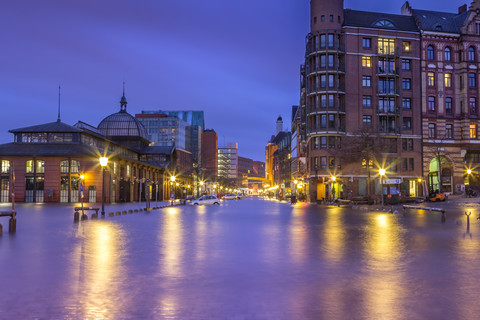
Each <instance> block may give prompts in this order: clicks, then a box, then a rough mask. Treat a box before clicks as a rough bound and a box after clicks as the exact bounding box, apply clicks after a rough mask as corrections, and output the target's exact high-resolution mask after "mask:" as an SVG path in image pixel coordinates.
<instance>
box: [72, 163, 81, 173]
mask: <svg viewBox="0 0 480 320" xmlns="http://www.w3.org/2000/svg"><path fill="white" fill-rule="evenodd" d="M70 172H71V173H78V172H80V162H79V161H78V160H72V162H71V167H70Z"/></svg>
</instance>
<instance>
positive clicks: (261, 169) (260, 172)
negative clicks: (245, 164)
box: [253, 161, 265, 178]
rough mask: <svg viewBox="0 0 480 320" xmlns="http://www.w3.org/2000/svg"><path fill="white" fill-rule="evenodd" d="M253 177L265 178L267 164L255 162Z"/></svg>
mask: <svg viewBox="0 0 480 320" xmlns="http://www.w3.org/2000/svg"><path fill="white" fill-rule="evenodd" d="M253 176H254V177H261V178H265V162H263V161H253Z"/></svg>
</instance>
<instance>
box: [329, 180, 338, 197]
mask: <svg viewBox="0 0 480 320" xmlns="http://www.w3.org/2000/svg"><path fill="white" fill-rule="evenodd" d="M330 180H332V190H331V191H332V200H333V201H335V181H336V180H337V177H335V176H332V177H331V178H330Z"/></svg>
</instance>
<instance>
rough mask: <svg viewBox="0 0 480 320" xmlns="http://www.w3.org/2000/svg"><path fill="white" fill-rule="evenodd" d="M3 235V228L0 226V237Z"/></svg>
mask: <svg viewBox="0 0 480 320" xmlns="http://www.w3.org/2000/svg"><path fill="white" fill-rule="evenodd" d="M2 234H3V226H2V224H0V236H1V235H2Z"/></svg>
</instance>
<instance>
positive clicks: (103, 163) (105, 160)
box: [99, 157, 108, 217]
mask: <svg viewBox="0 0 480 320" xmlns="http://www.w3.org/2000/svg"><path fill="white" fill-rule="evenodd" d="M99 161H100V166H102V171H103V177H102V217H105V171H106V167H107V164H108V158H107V157H100V159H99Z"/></svg>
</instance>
